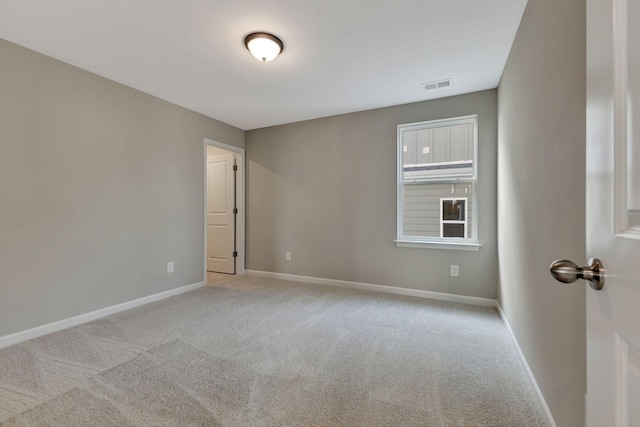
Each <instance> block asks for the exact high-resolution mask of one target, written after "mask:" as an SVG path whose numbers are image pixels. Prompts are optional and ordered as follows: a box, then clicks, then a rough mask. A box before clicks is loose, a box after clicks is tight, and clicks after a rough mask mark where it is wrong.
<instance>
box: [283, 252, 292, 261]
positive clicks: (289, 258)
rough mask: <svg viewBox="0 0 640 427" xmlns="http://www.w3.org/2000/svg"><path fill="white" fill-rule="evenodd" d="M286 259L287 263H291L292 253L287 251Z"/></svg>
mask: <svg viewBox="0 0 640 427" xmlns="http://www.w3.org/2000/svg"><path fill="white" fill-rule="evenodd" d="M284 259H285V260H286V261H291V252H289V251H287V252H285V253H284Z"/></svg>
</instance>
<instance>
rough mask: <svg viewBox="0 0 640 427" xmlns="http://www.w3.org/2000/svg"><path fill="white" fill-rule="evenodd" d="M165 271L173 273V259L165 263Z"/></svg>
mask: <svg viewBox="0 0 640 427" xmlns="http://www.w3.org/2000/svg"><path fill="white" fill-rule="evenodd" d="M167 273H173V261H171V262H168V263H167Z"/></svg>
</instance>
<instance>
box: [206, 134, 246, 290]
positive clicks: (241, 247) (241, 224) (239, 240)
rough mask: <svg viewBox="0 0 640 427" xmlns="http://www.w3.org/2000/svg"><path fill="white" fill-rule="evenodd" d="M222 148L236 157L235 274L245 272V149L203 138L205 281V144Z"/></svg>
mask: <svg viewBox="0 0 640 427" xmlns="http://www.w3.org/2000/svg"><path fill="white" fill-rule="evenodd" d="M209 145H210V146H212V147H217V148H222V149H223V150H227V151H231V152H233V153H235V154H237V156H238V157H237V159H238V174H237V179H238V181H237V186H236V200H237V206H238V218H237V219H238V222H237V224H236V250H237V251H238V258H237V259H236V274H245V261H244V260H245V256H244V251H245V242H244V240H245V200H244V194H245V176H244V171H245V168H244V167H245V164H244V159H245V154H244V153H245V151H244V148H238V147H235V146H233V145H229V144H225V143H223V142H218V141H214V140H212V139H209V138H205V139H204V145H203V156H202V157H203V160H202V170H203V172H204V192H203V194H202V197H203V198H202V200H203V206H202V213H203V220H202V235H203V255H204V256H203V258H202V274H203V278H204V281H205V283H206V282H207V146H209Z"/></svg>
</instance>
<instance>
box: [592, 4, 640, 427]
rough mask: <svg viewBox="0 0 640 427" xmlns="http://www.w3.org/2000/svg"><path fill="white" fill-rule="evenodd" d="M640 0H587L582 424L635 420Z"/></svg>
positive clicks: (639, 414)
mask: <svg viewBox="0 0 640 427" xmlns="http://www.w3.org/2000/svg"><path fill="white" fill-rule="evenodd" d="M639 213H640V2H639V1H637V0H588V1H587V229H586V233H587V255H588V256H590V257H597V258H600V259H601V260H602V263H603V265H604V267H605V271H606V274H605V276H606V278H605V284H604V288H603V289H602V290H601V291H597V292H596V291H591V290H590V291H589V292H587V425H589V426H591V427H604V426H625V427H626V426H633V427H639V426H640V221H638V216H639V215H638V214H639Z"/></svg>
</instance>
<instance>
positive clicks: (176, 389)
mask: <svg viewBox="0 0 640 427" xmlns="http://www.w3.org/2000/svg"><path fill="white" fill-rule="evenodd" d="M216 277H217V278H216V279H214V286H209V287H207V288H203V289H199V290H197V291H193V292H189V293H187V294H183V295H179V296H176V297H173V298H169V299H166V300H163V301H159V302H156V303H152V304H148V305H146V306H143V307H139V308H136V309H133V310H129V311H126V312H122V313H119V314H116V315H113V316H109V317H107V318H103V319H100V320H97V321H94V322H91V323H87V324H84V325H81V326H78V327H75V328H71V329H67V330H65V331H61V332H58V333H55V334H51V335H48V336H45V337H41V338H38V339H35V340H32V341H29V342H25V343H22V344H18V345H15V346H13V347H9V348H5V349H2V350H0V425H1V426H544V425H546V424H545V422H544V421H543V420H544V417H543V412H542V411H541V409H540V408H539V406H538V403H537V400H536V397H535V393H534V390H533V387H532V386H531V384H530V383H529V380H528V378H527V376H526V373H525V371H524V368H523V366H522V365H521V363H520V361H519V359H518V356H517V353H516V349H515V347H514V345H513V343H512V341H511V339H510V337H509V334H508V331H507V330H506V328H505V326H504V324H503V323H502V321H501V320H500V317H499V315H498V313H497V312H496V311H495V310H494V309H490V308H482V307H473V306H468V305H463V304H455V303H447V302H439V301H431V300H425V299H418V298H411V297H400V296H392V295H385V294H377V293H367V292H360V291H352V290H345V289H339V288H332V287H326V286H314V285H307V284H296V283H293V282H285V281H278V280H270V279H262V278H255V277H249V276H238V277H234V276H216Z"/></svg>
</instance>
